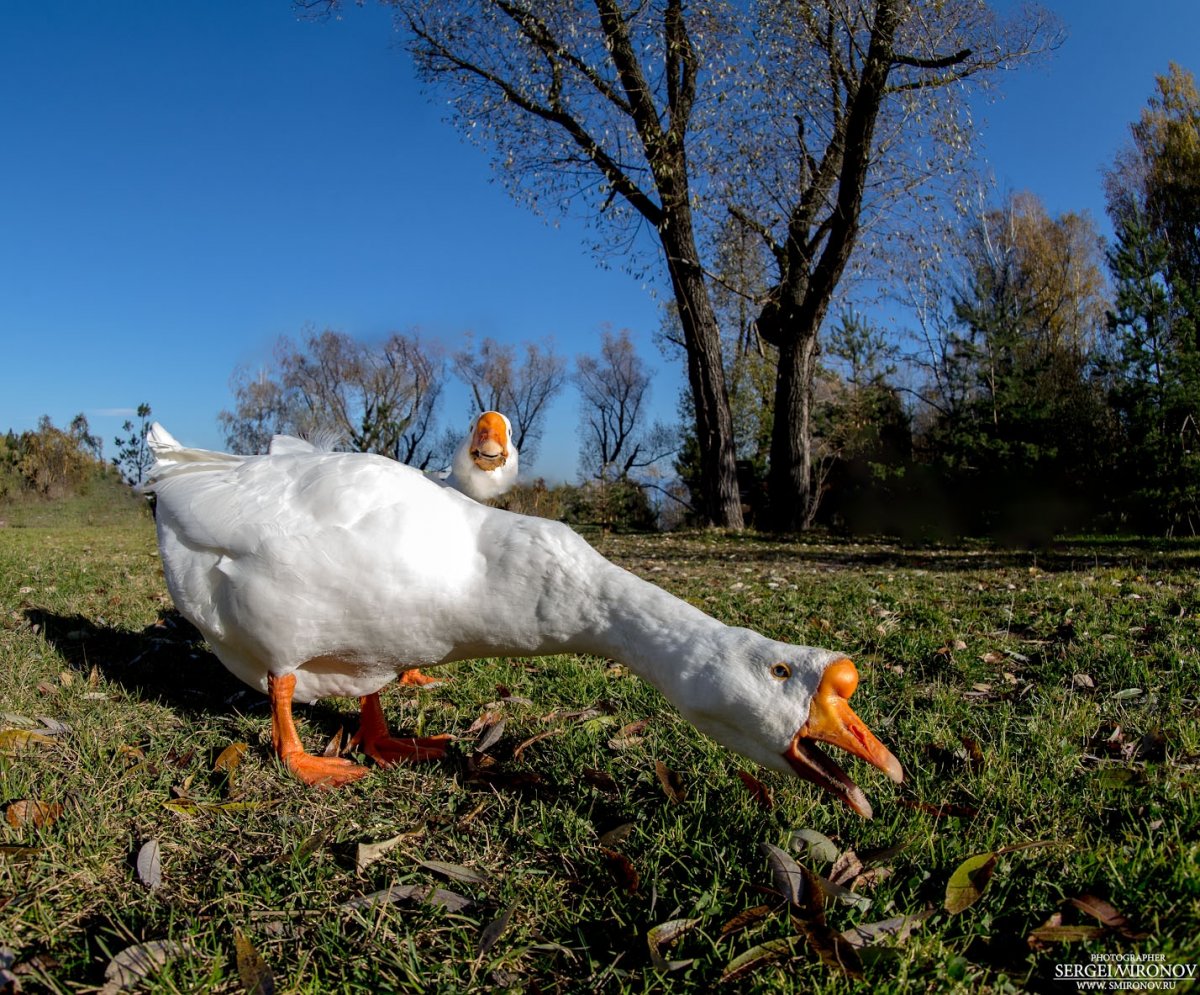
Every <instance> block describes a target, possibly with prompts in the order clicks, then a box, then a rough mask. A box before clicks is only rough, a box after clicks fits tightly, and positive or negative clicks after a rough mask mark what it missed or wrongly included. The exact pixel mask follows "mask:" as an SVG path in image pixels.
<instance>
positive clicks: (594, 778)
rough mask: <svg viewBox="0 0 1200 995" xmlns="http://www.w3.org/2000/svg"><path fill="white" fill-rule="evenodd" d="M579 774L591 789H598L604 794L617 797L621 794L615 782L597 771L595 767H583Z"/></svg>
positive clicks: (610, 777) (602, 772) (605, 774)
mask: <svg viewBox="0 0 1200 995" xmlns="http://www.w3.org/2000/svg"><path fill="white" fill-rule="evenodd" d="M581 774H582V776H583V779H584V780H585V781H587V783H588V784H590V785H591V786H592V787H593V788H599V789H600V790H601V791H603V792H604V793H605V794H609V795H617V794H620V793H621V789H620V788H619V787H617V782H616V781H614V780H613V777H612V775H611V774H607V773H605V772H604V771H602V770H597V769H596V768H595V767H584V768H583V770H582V771H581Z"/></svg>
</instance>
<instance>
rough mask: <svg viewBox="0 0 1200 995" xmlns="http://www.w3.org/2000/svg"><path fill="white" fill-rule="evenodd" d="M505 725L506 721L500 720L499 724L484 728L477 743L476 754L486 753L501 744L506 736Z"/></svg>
mask: <svg viewBox="0 0 1200 995" xmlns="http://www.w3.org/2000/svg"><path fill="white" fill-rule="evenodd" d="M504 725H505V722H504V719H500V720H499V721H498V722H492V723H490V724H489V725H487V726H484V728H483V732H482V733H481V734H480V736H479V738H478V739H477V740H476V741H475V752H476V753H486V752H487V751H488V750H490V749H491V748H492V747H493V746H495V745H496V744H497V743H499V742H500V738H501V737H502V736H503V735H504Z"/></svg>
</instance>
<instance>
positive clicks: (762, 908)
mask: <svg viewBox="0 0 1200 995" xmlns="http://www.w3.org/2000/svg"><path fill="white" fill-rule="evenodd" d="M771 911H772V907H771V906H770V905H756V906H754V908H752V909H746V910H745V911H743V912H739V913H738V914H737V915H736V916H734V917H733V918H732V919H730V920H729V921H728V922H727V923H725V925H724V926H722V927H721V939H724V938H725V937H727V936H732V935H733V934H734V933H740V932H741V931H742V930H743V929H748V928H749V927H751V926H753V925H754V924H755V923H757V922H761V921H762V920H763V919H765V918H766V917H767V916H769V915H770V914H771Z"/></svg>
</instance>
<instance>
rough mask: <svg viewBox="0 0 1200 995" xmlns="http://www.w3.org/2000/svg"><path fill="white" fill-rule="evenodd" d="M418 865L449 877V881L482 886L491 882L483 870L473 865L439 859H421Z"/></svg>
mask: <svg viewBox="0 0 1200 995" xmlns="http://www.w3.org/2000/svg"><path fill="white" fill-rule="evenodd" d="M417 866H418V867H424V868H425V870H427V871H433V872H434V873H435V874H441V875H442V876H443V877H447V878H450V880H451V881H462V882H463V883H464V884H474V885H479V886H481V887H482V886H484V885H488V884H491V881H492V879H491V878H490V877H489V876H488V875H487V874H485V873H484V872H483V871H477V870H475V869H474V868H473V867H464V866H463V865H462V864H445V863H443V862H442V861H440V860H422V861H419V862H418V864H417Z"/></svg>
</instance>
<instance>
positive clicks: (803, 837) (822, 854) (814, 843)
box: [790, 829, 838, 864]
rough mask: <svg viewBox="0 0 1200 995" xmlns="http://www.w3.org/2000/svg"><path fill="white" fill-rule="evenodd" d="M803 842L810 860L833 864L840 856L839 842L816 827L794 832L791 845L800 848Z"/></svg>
mask: <svg viewBox="0 0 1200 995" xmlns="http://www.w3.org/2000/svg"><path fill="white" fill-rule="evenodd" d="M801 844H803V845H804V848H805V852H806V853H807V854H808V857H809V859H810V860H813V861H815V862H816V863H819V864H832V863H833V862H834V861H835V860H837V858H838V848H837V844H836V843H834V842H833V840H831V839H830V838H829V837H828V836H826V835H825V834H824V833H818V832H817V831H816V830H815V829H797V830H796V831H795V832H793V833H792V838H791V841H790V845H791V846H792V847H794V848H796V849H799V847H800V845H801Z"/></svg>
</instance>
